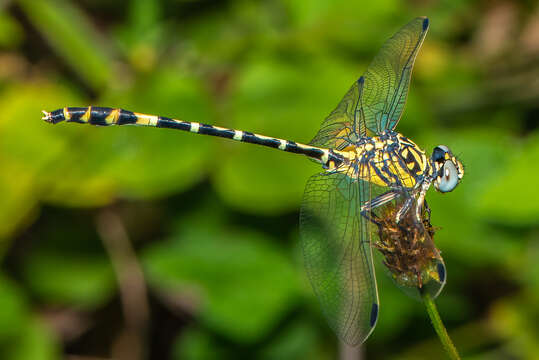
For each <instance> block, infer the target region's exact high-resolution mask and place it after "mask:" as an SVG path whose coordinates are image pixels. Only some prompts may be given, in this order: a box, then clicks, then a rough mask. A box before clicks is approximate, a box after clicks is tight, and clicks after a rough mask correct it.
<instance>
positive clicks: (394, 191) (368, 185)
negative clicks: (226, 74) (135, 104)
mask: <svg viewBox="0 0 539 360" xmlns="http://www.w3.org/2000/svg"><path fill="white" fill-rule="evenodd" d="M428 27H429V20H428V19H427V18H426V17H418V18H416V19H414V20H412V21H411V22H410V23H408V24H407V25H405V26H404V27H402V28H401V29H400V30H399V31H398V32H397V33H396V34H395V35H393V36H392V37H391V38H390V39H389V40H387V41H386V43H385V44H384V45H383V46H382V48H381V50H380V51H379V53H378V54H377V55H376V57H375V58H374V60H373V61H372V63H371V64H370V65H369V66H368V68H367V70H366V72H365V73H364V75H363V76H361V77H360V78H359V79H358V80H357V81H356V82H354V84H353V85H352V87H351V88H350V89H349V91H348V92H347V93H346V95H345V96H344V98H343V99H342V100H341V102H340V103H339V104H338V105H337V107H336V108H335V110H334V111H333V112H331V113H330V115H329V116H328V117H327V118H326V119H325V120H324V121H323V123H322V125H321V128H320V130H319V131H318V133H317V134H316V136H315V137H314V139H313V140H312V141H311V142H310V143H309V144H301V143H298V142H294V141H290V140H283V139H278V138H274V137H269V136H264V135H258V134H254V133H251V132H247V131H241V130H234V129H227V128H222V127H218V126H213V125H207V124H201V123H197V122H189V121H182V120H176V119H171V118H167V117H162V116H156V115H147V114H141V113H136V112H132V111H127V110H123V109H118V108H107V107H94V106H90V107H65V108H63V109H58V110H55V111H52V112H46V111H44V116H43V119H44V120H45V121H47V122H49V123H53V124H56V123H58V122H61V121H67V122H76V123H88V124H92V125H102V126H108V125H142V126H153V127H160V128H170V129H177V130H183V131H188V132H192V133H196V134H203V135H211V136H219V137H224V138H228V139H233V140H237V141H241V142H247V143H252V144H257V145H263V146H267V147H271V148H275V149H279V150H282V151H287V152H291V153H296V154H302V155H306V156H307V157H309V158H311V159H314V160H315V161H317V162H319V163H320V164H321V165H322V167H323V170H322V171H321V172H320V173H318V174H315V175H313V176H312V177H311V178H310V179H309V180H308V182H307V185H306V188H305V193H304V196H303V202H302V206H301V212H300V234H301V238H302V246H303V252H304V259H305V266H306V270H307V273H308V277H309V279H310V282H311V284H312V287H313V289H314V292H315V293H316V295H317V297H318V299H319V301H320V303H321V306H322V309H323V311H324V314H325V316H326V318H327V320H328V322H329V324H330V326H331V327H332V328H333V330H334V331H335V332H336V333H337V335H338V336H339V337H340V338H341V339H342V340H344V341H345V342H346V343H348V344H350V345H357V344H361V343H362V342H364V341H365V339H366V338H367V337H368V336H369V335H370V334H371V332H372V331H373V329H374V327H375V325H376V322H377V319H378V313H379V300H378V290H377V284H376V277H375V270H374V265H373V254H372V249H373V248H375V249H378V250H379V251H380V252H381V253H382V254H383V255H384V256H385V262H384V263H385V264H386V266H387V267H388V269H389V270H390V273H391V275H392V277H393V279H394V280H395V282H396V283H397V284H398V285H400V286H402V287H408V288H415V289H419V290H421V291H429V292H431V293H432V295H433V296H434V297H435V296H437V295H438V293H439V292H440V291H441V289H442V287H443V285H444V283H445V279H446V272H445V265H444V263H443V261H442V258H441V257H440V255H439V252H438V251H437V249H436V248H435V247H434V244H433V243H432V234H433V230H432V227H431V226H430V220H429V216H428V215H429V214H430V210H429V209H428V207H427V205H426V202H425V195H426V192H427V190H428V189H429V188H430V186H431V185H434V188H435V189H436V190H438V191H440V192H449V191H452V190H453V189H454V188H455V187H456V186H457V184H458V183H459V182H460V180H461V179H462V177H463V174H464V169H463V166H462V164H461V162H460V161H459V160H458V159H457V158H456V157H455V156H454V155H453V153H452V152H451V150H450V149H449V148H448V147H447V146H444V145H439V146H437V147H435V148H434V150H433V152H432V155H431V156H430V157H427V155H426V154H425V152H424V151H423V150H422V149H421V148H420V147H418V146H417V145H416V144H415V143H414V142H413V141H412V140H410V139H409V138H407V137H405V136H404V135H402V134H400V133H398V132H396V131H394V129H395V127H396V126H397V123H398V122H399V120H400V118H401V115H402V112H403V110H404V105H405V102H406V97H407V94H408V89H409V85H410V78H411V73H412V68H413V65H414V62H415V59H416V56H417V54H418V52H419V49H420V47H421V44H422V42H423V40H424V38H425V35H426V33H427V30H428Z"/></svg>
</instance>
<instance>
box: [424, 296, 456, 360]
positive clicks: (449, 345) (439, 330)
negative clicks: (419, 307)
mask: <svg viewBox="0 0 539 360" xmlns="http://www.w3.org/2000/svg"><path fill="white" fill-rule="evenodd" d="M423 302H424V303H425V307H426V308H427V313H428V314H429V317H430V321H431V322H432V326H433V327H434V330H436V334H438V337H439V338H440V341H441V342H442V345H443V347H444V349H445V351H446V352H447V355H448V356H449V358H451V359H453V360H460V356H459V353H458V351H457V348H456V347H455V345H453V341H451V338H450V337H449V334H448V333H447V330H446V329H445V326H444V323H443V322H442V319H441V318H440V314H438V309H437V308H436V304H435V303H434V301H433V300H432V298H431V297H430V295H429V294H427V293H425V294H423Z"/></svg>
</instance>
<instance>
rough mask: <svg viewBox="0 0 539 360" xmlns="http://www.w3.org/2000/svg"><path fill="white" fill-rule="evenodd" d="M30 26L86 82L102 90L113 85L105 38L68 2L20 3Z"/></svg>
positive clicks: (19, 0)
mask: <svg viewBox="0 0 539 360" xmlns="http://www.w3.org/2000/svg"><path fill="white" fill-rule="evenodd" d="M17 2H18V3H19V5H20V6H21V9H22V10H23V12H24V13H25V14H26V16H27V17H28V19H29V20H30V22H31V23H32V24H33V25H34V26H35V27H36V28H37V29H38V30H39V31H40V32H41V33H42V35H43V36H44V37H45V38H46V39H47V41H48V42H49V44H50V45H51V46H52V47H53V48H54V50H55V51H56V52H57V53H58V54H59V55H60V56H61V57H62V58H64V60H65V61H66V62H67V64H68V65H69V66H71V67H72V68H73V69H74V70H75V71H76V72H77V73H78V74H79V76H80V77H81V78H82V79H84V81H85V82H86V83H87V84H88V85H89V86H91V87H92V88H94V89H99V88H101V87H103V86H105V85H106V84H107V83H109V82H110V81H111V78H110V77H111V76H112V75H114V72H113V71H112V57H111V51H110V49H108V48H107V47H108V46H109V44H107V43H106V38H105V37H103V36H101V35H100V34H99V33H98V32H97V29H96V28H95V27H94V26H93V25H92V24H91V23H90V20H89V19H88V18H87V17H86V15H85V14H84V12H82V11H81V9H79V8H78V7H77V6H76V5H75V4H76V3H75V2H73V1H69V0H41V1H34V0H17Z"/></svg>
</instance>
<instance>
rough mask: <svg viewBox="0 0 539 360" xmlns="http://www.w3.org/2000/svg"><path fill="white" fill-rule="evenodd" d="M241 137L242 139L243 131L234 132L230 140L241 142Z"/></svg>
mask: <svg viewBox="0 0 539 360" xmlns="http://www.w3.org/2000/svg"><path fill="white" fill-rule="evenodd" d="M242 137H243V131H240V130H234V137H233V138H232V139H234V140H241V138H242Z"/></svg>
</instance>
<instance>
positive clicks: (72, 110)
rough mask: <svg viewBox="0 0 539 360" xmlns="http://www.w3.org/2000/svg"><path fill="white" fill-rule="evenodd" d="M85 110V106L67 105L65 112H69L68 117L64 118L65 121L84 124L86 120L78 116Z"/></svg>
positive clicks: (86, 109)
mask: <svg viewBox="0 0 539 360" xmlns="http://www.w3.org/2000/svg"><path fill="white" fill-rule="evenodd" d="M58 111H59V110H58ZM86 111H88V108H87V107H68V108H67V113H68V114H69V119H66V121H69V122H76V123H81V124H84V123H86V122H85V121H82V120H81V119H80V118H81V117H82V116H83V115H84V114H85V113H86Z"/></svg>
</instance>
